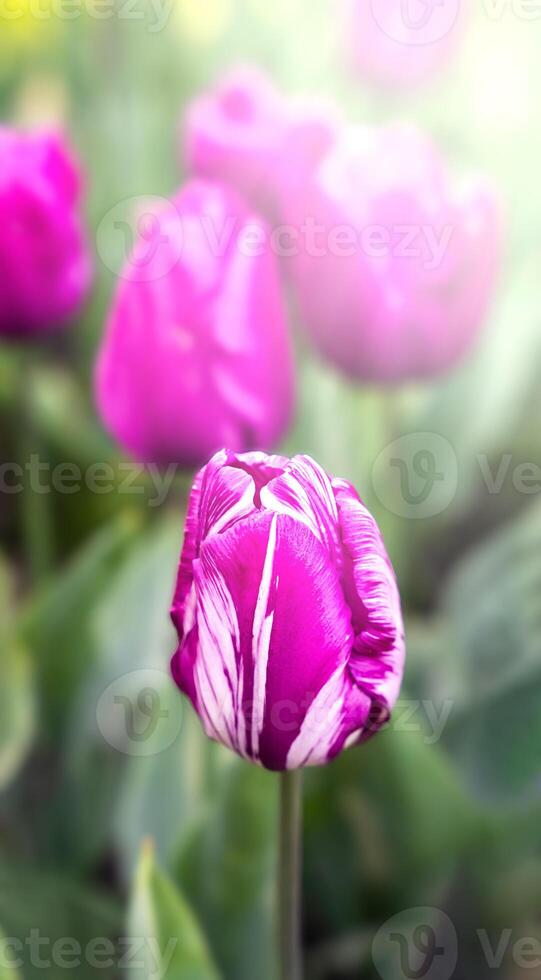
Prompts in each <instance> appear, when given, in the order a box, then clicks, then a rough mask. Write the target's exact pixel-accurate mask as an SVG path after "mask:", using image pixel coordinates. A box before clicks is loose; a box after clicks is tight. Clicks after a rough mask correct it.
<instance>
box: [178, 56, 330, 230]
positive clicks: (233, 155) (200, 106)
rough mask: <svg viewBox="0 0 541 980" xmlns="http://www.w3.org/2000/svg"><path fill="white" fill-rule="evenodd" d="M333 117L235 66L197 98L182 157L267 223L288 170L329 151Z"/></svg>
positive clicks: (274, 214) (193, 169) (276, 206)
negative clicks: (225, 185) (232, 190)
mask: <svg viewBox="0 0 541 980" xmlns="http://www.w3.org/2000/svg"><path fill="white" fill-rule="evenodd" d="M335 126H336V120H335V118H334V114H333V112H332V111H331V110H330V108H329V107H328V106H327V105H326V104H325V103H322V102H319V101H318V100H295V99H292V100H288V99H286V98H285V97H284V96H283V95H281V93H280V92H279V91H278V90H277V89H276V88H275V87H274V85H273V83H272V81H271V80H270V79H269V78H268V77H267V76H266V75H264V74H263V73H262V72H260V71H258V70H257V69H255V68H251V67H242V68H237V69H235V70H233V71H232V72H230V73H229V74H228V75H226V76H225V77H224V78H223V79H222V81H221V82H220V84H219V85H218V87H217V88H216V89H215V90H214V91H212V92H210V93H206V94H205V95H203V96H201V97H200V98H198V99H196V100H195V101H194V102H193V103H192V105H191V107H190V108H189V109H188V113H187V117H186V120H185V124H184V125H183V127H182V133H181V143H182V155H183V157H184V158H185V161H186V164H187V167H188V169H189V170H190V171H191V172H193V173H194V174H197V175H199V176H201V177H210V178H216V179H220V180H224V181H225V182H226V183H228V184H230V185H231V186H232V187H234V188H235V189H236V190H238V191H239V192H240V193H242V194H243V196H244V197H245V198H246V199H247V200H249V201H250V203H252V204H253V205H254V206H255V207H257V208H258V210H260V211H261V212H262V213H263V214H265V215H267V216H268V217H270V218H275V217H277V215H278V213H279V210H280V202H281V199H282V196H283V191H284V185H285V186H287V185H288V184H289V181H290V179H291V176H292V174H293V173H295V174H297V175H298V174H299V172H304V169H306V168H308V169H311V168H313V167H314V166H315V164H316V163H317V162H318V161H319V160H320V159H321V156H322V155H323V153H324V152H325V151H326V150H327V149H328V148H329V147H330V145H331V143H332V141H333V139H334V132H335Z"/></svg>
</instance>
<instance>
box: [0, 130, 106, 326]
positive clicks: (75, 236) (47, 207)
mask: <svg viewBox="0 0 541 980" xmlns="http://www.w3.org/2000/svg"><path fill="white" fill-rule="evenodd" d="M80 196H81V175H80V171H79V168H78V166H77V164H76V162H75V161H74V159H73V158H72V156H71V154H70V152H69V150H68V148H67V146H66V144H65V141H64V140H63V138H62V137H61V136H60V135H58V134H52V133H21V132H18V131H16V130H14V129H9V128H7V127H0V266H1V268H2V279H1V282H0V334H2V335H4V336H7V337H11V338H14V339H25V338H29V337H35V336H38V335H41V334H44V333H48V332H51V331H53V330H57V329H59V328H61V327H63V326H65V324H66V322H67V321H68V320H69V318H70V317H71V316H73V314H75V313H76V312H77V311H78V309H79V307H80V305H81V303H82V300H83V299H84V297H85V295H86V293H87V291H88V288H89V285H90V280H91V275H92V263H91V259H90V254H89V251H88V248H87V244H86V241H85V236H84V233H83V227H82V222H81V217H80V214H79V202H80Z"/></svg>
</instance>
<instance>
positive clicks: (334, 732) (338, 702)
mask: <svg viewBox="0 0 541 980" xmlns="http://www.w3.org/2000/svg"><path fill="white" fill-rule="evenodd" d="M344 685H345V667H344V664H343V663H341V664H340V666H339V667H338V668H337V670H335V672H334V674H332V675H331V677H330V678H329V680H328V681H327V683H326V684H325V685H324V687H322V688H321V690H320V691H319V693H318V694H317V696H316V697H315V698H314V700H313V701H312V704H311V705H310V707H309V708H308V711H307V712H306V716H305V718H304V721H303V723H302V726H301V730H300V732H299V734H298V735H297V738H296V739H295V741H294V742H293V744H292V746H291V748H290V750H289V752H288V754H287V760H286V767H287V768H288V769H299V768H301V766H317V765H322V764H324V763H325V762H327V761H328V757H329V752H330V750H331V748H332V746H333V744H334V742H335V741H336V738H337V736H338V734H339V733H340V728H341V724H342V709H343V706H344Z"/></svg>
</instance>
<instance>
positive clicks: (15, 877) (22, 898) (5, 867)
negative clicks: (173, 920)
mask: <svg viewBox="0 0 541 980" xmlns="http://www.w3.org/2000/svg"><path fill="white" fill-rule="evenodd" d="M0 922H1V923H2V927H3V929H4V933H5V935H6V936H8V937H9V938H10V939H14V940H17V941H18V943H19V946H18V948H17V950H16V952H17V956H18V957H19V958H21V959H22V960H23V966H22V967H21V969H20V972H21V974H22V976H23V977H24V980H39V977H43V976H47V977H51V978H52V980H60V977H62V976H65V975H66V974H67V973H68V972H70V971H69V970H68V969H67V968H66V965H64V966H63V965H62V956H63V955H64V954H65V955H66V957H69V959H70V962H71V963H72V964H74V963H75V961H77V965H76V966H75V965H73V966H72V968H71V969H72V971H73V972H75V971H76V972H77V976H78V977H81V978H82V980H91V978H98V977H102V978H103V980H113V978H115V977H117V976H118V971H117V970H116V968H115V967H116V963H117V961H118V956H116V955H115V953H116V948H115V942H116V938H117V937H118V936H119V935H120V931H121V927H122V916H121V913H120V909H119V907H118V905H117V903H116V902H115V901H112V900H111V899H109V898H107V897H105V896H104V895H103V894H102V893H101V892H99V891H97V890H94V889H89V888H82V887H81V886H80V885H79V884H77V883H76V882H74V881H73V880H72V879H71V878H69V877H67V876H63V875H59V874H53V873H50V874H44V873H40V872H37V871H35V870H33V869H31V868H29V867H27V866H25V865H20V864H15V863H13V862H11V861H9V860H4V859H2V861H1V863H0ZM100 939H101V940H106V941H107V943H108V945H109V948H110V954H111V955H110V964H109V965H108V966H107V965H104V964H103V959H102V963H101V964H100V966H99V967H95V966H94V965H93V960H92V949H93V946H92V944H93V943H95V942H96V941H97V940H100ZM65 940H69V946H70V951H68V949H67V945H68V944H66V945H64V941H65ZM10 955H14V950H13V947H11V950H10ZM67 962H68V960H67V958H66V960H65V963H67ZM45 964H48V965H45ZM8 976H11V977H12V978H13V976H14V975H13V973H11V974H8Z"/></svg>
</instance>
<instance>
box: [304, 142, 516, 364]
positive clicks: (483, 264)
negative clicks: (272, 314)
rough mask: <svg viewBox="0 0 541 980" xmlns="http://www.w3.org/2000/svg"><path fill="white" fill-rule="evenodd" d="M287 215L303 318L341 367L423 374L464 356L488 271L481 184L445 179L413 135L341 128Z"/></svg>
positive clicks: (489, 213)
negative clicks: (294, 232)
mask: <svg viewBox="0 0 541 980" xmlns="http://www.w3.org/2000/svg"><path fill="white" fill-rule="evenodd" d="M288 218H289V221H290V222H291V224H292V225H293V226H294V227H296V228H298V229H300V230H301V234H300V235H299V241H300V243H301V244H300V247H299V249H298V250H297V252H296V254H295V256H294V257H293V258H292V259H291V264H290V271H291V275H292V278H293V281H294V285H295V291H296V295H297V300H298V305H299V310H300V314H301V319H302V321H303V323H304V326H305V329H306V331H307V332H308V334H309V335H310V337H311V339H312V340H313V342H314V343H315V345H316V346H317V347H318V348H319V350H320V351H321V353H322V354H323V355H324V356H326V357H327V358H329V359H330V360H331V361H332V362H333V363H334V364H336V365H337V366H338V367H339V368H341V369H342V371H343V372H344V373H345V374H347V375H348V376H350V377H352V378H354V379H360V380H365V381H398V380H401V379H414V380H415V379H420V378H427V377H432V376H433V375H437V374H439V373H440V372H444V371H446V370H448V369H450V368H451V367H452V366H453V365H455V364H456V363H457V362H458V361H460V359H461V358H462V357H464V355H465V354H466V353H467V352H468V351H469V349H470V348H471V346H472V344H473V343H474V342H475V340H476V338H477V336H478V333H479V331H480V328H481V326H482V325H483V322H484V320H485V317H486V314H487V311H488V308H489V305H490V301H491V299H492V297H493V294H494V291H495V286H496V282H497V278H498V270H499V265H500V253H501V240H502V234H501V215H500V206H499V200H498V197H497V195H495V193H494V191H493V190H492V188H491V186H490V185H489V184H488V183H486V182H484V181H483V180H473V179H472V180H468V181H465V182H462V183H459V182H456V181H453V180H452V179H451V177H450V175H449V173H448V171H447V168H446V165H445V163H444V160H443V159H442V158H441V156H440V155H439V154H438V152H437V151H436V148H435V147H434V146H433V145H432V144H431V142H430V141H429V140H428V139H427V138H426V137H425V136H424V135H423V134H422V133H421V132H420V131H418V130H416V129H415V128H413V127H411V128H410V127H407V126H400V125H397V126H389V127H385V128H381V129H376V128H373V129H372V128H369V127H364V128H360V127H359V128H358V129H350V130H346V131H344V132H343V134H342V135H341V138H340V139H339V140H338V141H337V142H336V143H335V145H334V146H333V148H332V149H331V150H330V152H329V153H328V154H327V156H326V157H325V158H324V160H323V161H322V162H321V163H320V165H319V167H318V168H317V170H316V171H315V173H314V175H313V177H312V179H311V180H307V181H305V182H304V183H302V184H300V183H299V184H298V185H297V193H296V194H295V195H290V198H289V207H288Z"/></svg>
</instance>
